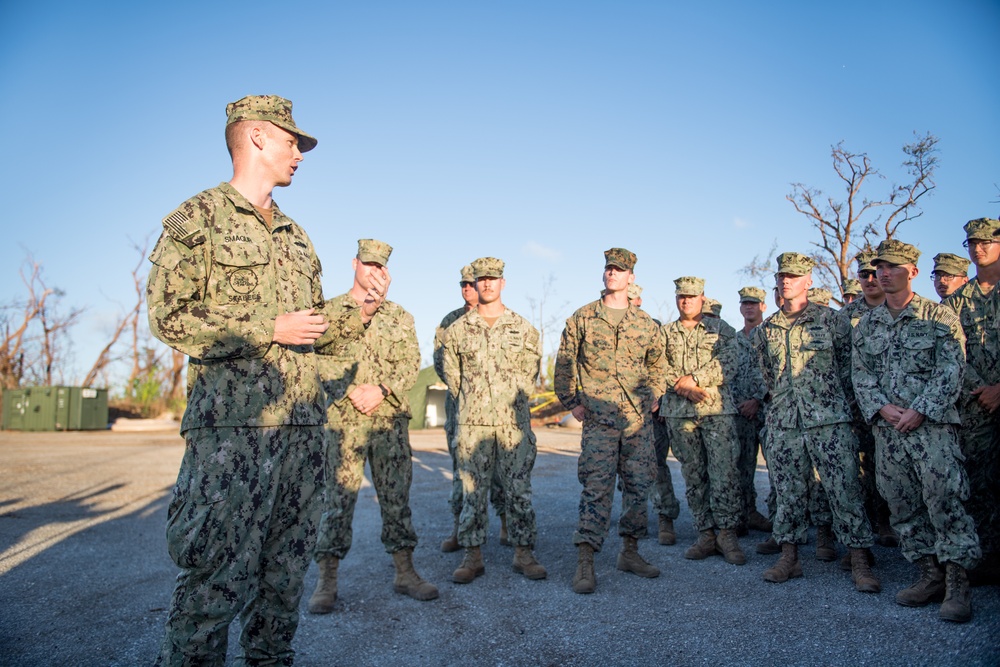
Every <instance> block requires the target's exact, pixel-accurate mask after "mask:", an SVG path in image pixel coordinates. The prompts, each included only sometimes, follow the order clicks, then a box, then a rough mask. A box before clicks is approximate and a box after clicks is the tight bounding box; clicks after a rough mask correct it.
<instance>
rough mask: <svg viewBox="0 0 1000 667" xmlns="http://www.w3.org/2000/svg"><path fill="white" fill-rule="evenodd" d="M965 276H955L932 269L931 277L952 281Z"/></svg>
mask: <svg viewBox="0 0 1000 667" xmlns="http://www.w3.org/2000/svg"><path fill="white" fill-rule="evenodd" d="M962 277H964V276H955V275H952V274H950V273H942V272H941V271H931V278H933V279H934V280H940V281H941V282H943V283H950V282H951V281H952V280H958V279H959V278H962Z"/></svg>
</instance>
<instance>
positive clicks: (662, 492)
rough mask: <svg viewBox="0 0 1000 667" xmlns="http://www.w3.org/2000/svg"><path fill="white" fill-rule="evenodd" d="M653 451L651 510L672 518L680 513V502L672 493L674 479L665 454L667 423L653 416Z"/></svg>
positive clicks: (668, 448)
mask: <svg viewBox="0 0 1000 667" xmlns="http://www.w3.org/2000/svg"><path fill="white" fill-rule="evenodd" d="M651 421H652V423H653V451H654V452H655V453H656V481H655V482H654V484H653V486H652V487H651V488H650V491H649V499H650V501H652V503H653V510H654V511H655V512H656V513H657V514H659V515H660V516H665V517H667V518H668V519H671V520H674V519H676V518H677V517H678V516H680V514H681V503H680V501H678V500H677V494H676V493H674V480H673V478H672V477H671V476H670V466H668V465H667V456H669V455H670V438H669V436H668V435H667V425H666V424H664V423H663V420H662V419H660V418H659V417H654V418H653V419H652V420H651Z"/></svg>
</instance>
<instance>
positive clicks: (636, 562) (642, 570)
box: [617, 535, 660, 579]
mask: <svg viewBox="0 0 1000 667" xmlns="http://www.w3.org/2000/svg"><path fill="white" fill-rule="evenodd" d="M617 567H618V569H619V570H621V571H622V572H631V573H632V574H638V575H639V576H640V577H646V578H647V579H653V578H655V577H658V576H660V571H659V569H657V568H656V567H654V566H652V565H650V564H649V563H647V562H646V561H645V560H643V558H642V556H640V555H639V541H638V540H637V539H636V538H634V537H631V536H629V535H622V550H621V552H620V553H619V554H618V563H617Z"/></svg>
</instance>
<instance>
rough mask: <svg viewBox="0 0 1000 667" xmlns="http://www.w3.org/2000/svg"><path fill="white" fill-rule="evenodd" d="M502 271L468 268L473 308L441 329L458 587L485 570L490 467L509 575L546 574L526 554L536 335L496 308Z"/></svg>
mask: <svg viewBox="0 0 1000 667" xmlns="http://www.w3.org/2000/svg"><path fill="white" fill-rule="evenodd" d="M503 268H504V264H503V262H502V261H500V260H499V259H496V258H495V257H481V258H479V259H477V260H476V261H474V262H473V263H472V270H473V273H474V275H475V278H476V291H477V292H478V294H479V304H478V305H477V306H476V308H475V309H473V310H470V311H469V312H468V313H466V314H465V315H463V316H462V317H460V318H458V320H457V321H456V322H455V323H454V324H452V325H451V326H450V327H449V328H448V330H447V331H446V333H445V340H444V380H445V384H447V385H448V391H449V392H450V393H451V394H452V397H453V398H454V399H455V400H456V401H457V403H458V420H457V421H458V430H457V434H456V439H457V445H458V446H457V450H458V472H459V477H460V478H461V480H462V490H463V497H462V513H461V515H460V517H459V524H458V541H459V544H461V545H462V546H463V547H465V558H464V559H463V560H462V563H461V565H459V566H458V569H456V570H455V572H454V573H453V574H452V580H453V581H454V582H455V583H458V584H467V583H471V582H472V581H473V580H474V579H475V578H476V577H478V576H480V575H481V574H484V573H485V572H486V567H485V566H484V564H483V556H482V551H481V546H482V544H483V543H485V542H486V528H487V522H488V520H489V517H488V514H489V512H488V508H487V500H488V499H487V492H488V491H489V485H490V480H492V479H493V477H494V468H496V469H497V472H496V473H495V476H496V478H497V479H498V480H499V482H500V484H501V486H502V487H503V493H504V498H505V502H506V507H505V508H504V514H505V515H506V516H507V528H508V531H509V535H510V541H511V542H512V543H513V544H514V563H513V567H514V571H515V572H517V573H519V574H523V575H524V576H525V577H527V578H528V579H544V578H545V577H546V576H547V572H546V571H545V568H544V567H542V565H541V564H540V563H539V562H538V560H537V559H536V558H535V555H534V553H533V549H534V547H535V540H536V538H537V536H538V532H537V529H536V527H535V510H534V509H533V508H532V506H531V470H532V468H534V466H535V455H536V448H535V434H534V433H532V432H531V413H530V411H529V408H528V398H529V397H530V396H531V393H532V391H533V390H534V386H535V378H536V377H538V362H539V360H540V359H541V350H540V348H539V334H538V330H537V329H535V327H533V326H531V323H529V322H528V320H526V319H524V318H523V317H521V316H520V315H518V314H517V313H515V312H514V311H512V310H510V309H508V308H506V307H505V306H504V305H503V301H502V300H501V292H502V291H503V288H504V286H505V284H506V281H505V280H504V277H503Z"/></svg>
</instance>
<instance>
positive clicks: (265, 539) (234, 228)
mask: <svg viewBox="0 0 1000 667" xmlns="http://www.w3.org/2000/svg"><path fill="white" fill-rule="evenodd" d="M271 210H272V211H273V221H272V225H271V229H270V230H269V229H268V227H267V225H266V222H265V220H264V218H263V217H262V216H261V214H260V213H258V212H257V211H256V210H255V209H254V206H253V205H252V204H251V203H250V202H249V201H247V200H246V198H244V197H243V196H242V195H241V194H240V193H239V192H237V191H236V190H235V189H234V188H233V187H232V186H230V185H229V184H227V183H222V184H221V185H219V186H218V187H216V188H212V189H210V190H206V191H204V192H202V193H200V194H198V195H196V196H194V197H192V198H191V199H189V200H187V201H186V202H184V203H183V204H182V205H181V206H180V207H179V208H178V209H177V210H176V211H174V212H173V213H171V214H170V215H169V216H167V217H166V218H165V219H164V231H163V234H162V235H161V236H160V239H159V241H158V242H157V244H156V247H155V248H154V249H153V252H152V254H151V255H150V261H151V262H152V264H153V265H152V268H151V269H150V272H149V282H148V287H147V300H148V304H149V326H150V330H151V331H152V332H153V334H154V335H155V336H156V337H157V338H159V339H160V340H162V341H163V342H165V343H166V344H167V345H169V346H170V347H172V348H174V349H176V350H178V351H181V352H183V353H184V354H186V355H188V356H189V357H190V359H189V363H188V400H187V409H186V410H185V412H184V417H183V420H182V423H181V432H182V433H183V435H184V437H185V443H186V449H185V453H184V458H183V461H182V463H181V467H180V471H179V472H178V475H177V483H176V485H175V486H174V489H173V497H172V499H171V502H170V506H169V508H168V510H167V548H168V551H169V553H170V555H171V558H172V559H173V560H174V562H175V563H176V564H177V565H178V567H180V568H181V574H180V575H179V576H178V578H177V584H176V588H175V590H174V595H173V600H172V602H171V604H170V609H169V612H168V615H167V622H166V637H165V639H164V642H163V646H162V649H161V654H160V657H159V660H158V662H159V664H162V665H178V664H189V663H197V664H217V665H222V664H223V662H224V660H225V655H226V648H227V639H228V626H229V623H230V621H232V619H233V618H234V617H235V616H236V614H237V613H239V614H240V618H241V621H242V626H243V630H242V634H241V636H240V645H241V647H242V650H243V653H244V655H243V656H242V657H241V658H240V660H242V661H244V662H246V663H256V662H258V661H261V660H264V661H267V660H271V661H274V663H276V664H291V661H292V657H293V655H294V652H293V650H292V648H291V641H292V637H293V636H294V634H295V629H296V626H297V624H298V617H299V614H298V606H299V600H300V598H301V595H302V579H303V576H304V575H305V572H306V570H307V568H308V566H309V556H310V555H311V553H312V549H313V545H314V543H315V539H316V521H317V519H318V518H319V512H320V509H321V502H320V501H321V492H322V483H323V459H324V454H325V450H326V441H325V437H324V435H323V426H322V425H323V423H324V422H325V421H326V416H325V413H324V400H323V391H322V388H321V386H320V379H319V373H318V372H317V365H316V358H315V355H314V352H313V346H311V345H281V344H277V343H274V342H272V338H273V334H274V321H275V318H276V317H277V316H278V315H280V314H283V313H289V312H293V311H298V310H301V309H304V308H317V309H321V308H322V307H323V304H324V301H323V293H322V287H321V283H320V270H321V269H320V262H319V259H317V257H316V253H315V251H314V250H313V246H312V243H310V241H309V238H308V237H307V236H306V234H305V232H304V231H303V230H302V228H301V227H299V226H298V225H297V224H295V223H294V222H293V221H292V220H291V219H290V218H288V217H287V216H285V215H284V214H283V213H282V212H281V210H280V209H279V208H278V206H277V204H272V209H271ZM327 319H328V321H330V323H331V326H330V329H329V330H328V331H327V333H326V334H324V336H323V338H321V339H320V340H319V341H317V345H321V344H324V343H329V342H330V341H334V340H339V339H349V338H352V337H356V336H358V335H360V333H361V332H362V331H363V328H364V327H363V325H362V323H361V319H360V317H359V316H358V314H356V313H352V314H350V315H348V316H344V317H342V318H339V319H334V318H329V317H328V318H327Z"/></svg>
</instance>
